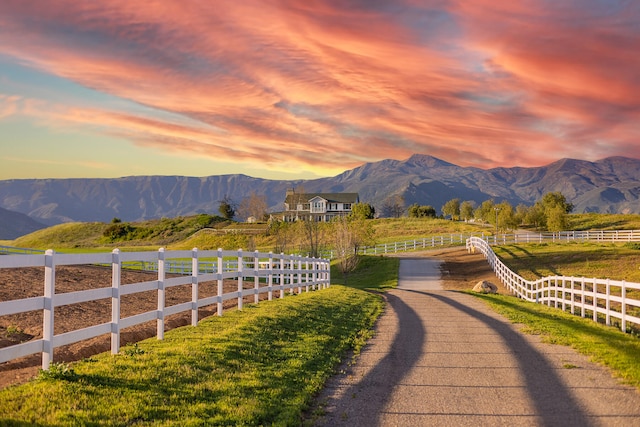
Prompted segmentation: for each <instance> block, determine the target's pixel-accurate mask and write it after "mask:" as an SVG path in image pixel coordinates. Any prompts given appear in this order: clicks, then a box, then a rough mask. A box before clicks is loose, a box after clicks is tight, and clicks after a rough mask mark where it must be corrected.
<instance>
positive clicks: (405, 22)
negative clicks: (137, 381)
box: [0, 0, 640, 179]
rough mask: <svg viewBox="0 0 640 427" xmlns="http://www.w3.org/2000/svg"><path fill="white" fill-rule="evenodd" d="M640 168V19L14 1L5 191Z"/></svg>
mask: <svg viewBox="0 0 640 427" xmlns="http://www.w3.org/2000/svg"><path fill="white" fill-rule="evenodd" d="M414 153H420V154H429V155H432V156H435V157H438V158H441V159H443V160H446V161H449V162H451V163H455V164H458V165H461V166H476V167H480V168H483V169H486V168H492V167H496V166H509V167H510V166H525V167H526V166H540V165H544V164H548V163H550V162H553V161H555V160H558V159H561V158H565V157H570V158H577V159H584V160H598V159H601V158H604V157H609V156H628V157H634V158H640V2H639V1H636V0H562V1H558V0H518V1H513V0H505V1H500V0H451V1H447V0H433V1H428V0H404V1H393V0H380V1H379V0H324V1H323V0H241V1H239V0H212V1H189V0H175V1H171V0H157V1H131V0H106V1H99V2H98V1H78V0H68V1H65V0H55V1H53V0H51V1H47V0H43V1H23V0H2V1H1V2H0V179H13V178H69V177H120V176H130V175H187V176H208V175H221V174H229V173H244V174H247V175H250V176H255V177H262V178H277V179H296V178H315V177H319V176H333V175H336V174H338V173H340V172H342V171H344V170H347V169H351V168H353V167H356V166H359V165H361V164H363V163H366V162H374V161H378V160H382V159H388V158H391V159H398V160H402V159H406V158H407V157H409V156H411V155H412V154H414Z"/></svg>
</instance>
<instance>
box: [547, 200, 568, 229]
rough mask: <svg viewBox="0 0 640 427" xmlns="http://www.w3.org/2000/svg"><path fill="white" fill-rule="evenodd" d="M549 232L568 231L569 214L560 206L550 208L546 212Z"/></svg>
mask: <svg viewBox="0 0 640 427" xmlns="http://www.w3.org/2000/svg"><path fill="white" fill-rule="evenodd" d="M546 217H547V230H549V231H562V230H566V229H567V212H566V211H565V210H564V208H563V207H562V206H560V205H555V206H553V207H550V208H548V210H547V211H546Z"/></svg>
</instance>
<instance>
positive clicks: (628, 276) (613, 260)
mask: <svg viewBox="0 0 640 427" xmlns="http://www.w3.org/2000/svg"><path fill="white" fill-rule="evenodd" d="M493 250H494V252H495V253H496V255H498V256H499V257H500V259H501V260H502V261H503V262H504V263H505V264H506V265H507V266H508V267H509V268H510V269H511V270H512V271H514V272H516V273H517V274H519V275H520V276H522V277H524V278H525V279H528V280H535V279H539V278H541V277H546V276H574V277H588V278H594V277H595V278H600V279H606V278H609V279H612V280H626V281H628V282H636V283H640V249H638V247H637V245H635V244H629V243H598V242H585V243H582V242H568V243H567V242H565V243H527V244H517V245H503V246H496V247H494V248H493Z"/></svg>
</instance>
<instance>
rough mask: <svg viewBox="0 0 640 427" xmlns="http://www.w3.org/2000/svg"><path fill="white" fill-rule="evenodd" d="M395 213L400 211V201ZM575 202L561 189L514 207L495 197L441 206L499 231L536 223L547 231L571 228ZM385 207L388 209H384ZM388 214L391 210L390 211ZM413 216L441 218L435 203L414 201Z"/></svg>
mask: <svg viewBox="0 0 640 427" xmlns="http://www.w3.org/2000/svg"><path fill="white" fill-rule="evenodd" d="M392 204H394V205H395V208H394V210H393V211H392V212H393V213H395V212H397V211H398V209H399V208H398V205H400V203H399V202H398V201H397V200H396V201H393V202H392ZM573 208H574V206H573V204H571V203H569V202H568V201H567V199H566V197H565V196H564V195H563V194H562V193H560V192H550V193H546V194H544V195H543V196H542V198H541V199H540V200H538V201H536V202H535V203H534V204H533V205H531V206H528V205H525V204H519V205H517V206H516V207H513V205H511V204H510V203H509V202H507V201H502V202H500V203H496V202H495V201H494V200H493V199H489V200H485V201H484V202H482V203H481V204H480V205H479V206H476V202H474V201H471V200H465V201H460V199H459V198H454V199H451V200H448V201H447V202H446V203H445V204H444V205H442V208H441V209H440V211H441V213H442V215H441V217H442V218H450V219H452V220H461V221H478V222H483V223H487V224H492V225H493V226H494V227H495V229H496V231H507V230H514V229H516V228H518V227H521V226H532V227H534V228H536V229H544V230H547V231H552V232H553V231H563V230H566V229H567V223H568V222H567V215H568V214H569V213H571V212H572V211H573ZM383 209H384V208H383ZM387 213H388V211H387ZM407 216H409V217H410V218H430V217H431V218H437V217H438V215H437V212H436V210H435V208H434V207H433V206H429V205H426V206H424V205H418V204H417V203H414V204H412V205H410V206H409V207H408V208H407Z"/></svg>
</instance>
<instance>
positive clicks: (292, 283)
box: [287, 254, 296, 295]
mask: <svg viewBox="0 0 640 427" xmlns="http://www.w3.org/2000/svg"><path fill="white" fill-rule="evenodd" d="M287 265H288V266H289V268H288V270H289V273H288V277H289V295H293V294H294V293H295V284H296V275H295V273H294V271H295V265H296V256H295V255H294V254H290V255H289V263H288V264H287Z"/></svg>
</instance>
